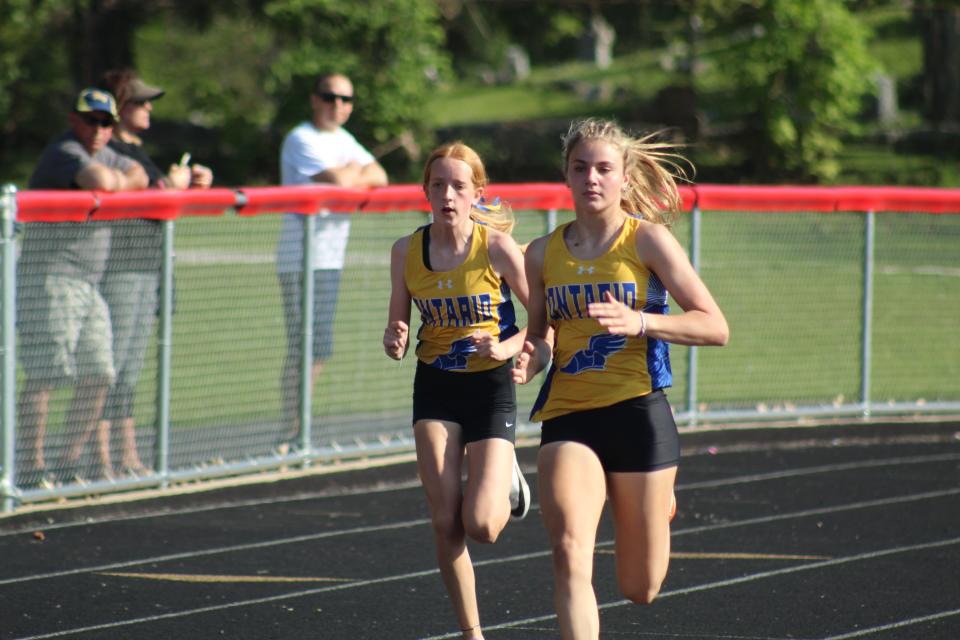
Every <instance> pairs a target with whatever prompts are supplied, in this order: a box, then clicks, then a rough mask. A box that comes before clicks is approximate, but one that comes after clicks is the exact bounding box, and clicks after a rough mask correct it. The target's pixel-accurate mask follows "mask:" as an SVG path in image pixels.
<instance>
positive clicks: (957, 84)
mask: <svg viewBox="0 0 960 640" xmlns="http://www.w3.org/2000/svg"><path fill="white" fill-rule="evenodd" d="M916 11H917V18H918V19H919V21H920V27H921V33H922V34H923V100H924V112H925V116H926V118H927V120H928V121H930V122H931V123H933V124H936V125H943V124H960V9H955V8H949V9H948V8H936V9H917V10H916Z"/></svg>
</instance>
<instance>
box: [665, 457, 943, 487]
mask: <svg viewBox="0 0 960 640" xmlns="http://www.w3.org/2000/svg"><path fill="white" fill-rule="evenodd" d="M951 460H960V453H944V454H938V455H931V456H908V457H902V458H885V459H882V460H861V461H859V462H840V463H837V464H825V465H820V466H816V467H800V468H798V469H787V470H784V471H773V472H770V473H756V474H753V475H748V476H737V477H735V478H721V479H719V480H703V481H701V482H686V483H683V484H679V485H677V489H681V490H689V489H712V488H716V487H725V486H728V485H731V484H745V483H747V482H761V481H764V480H782V479H784V478H795V477H798V476H807V475H815V474H820V473H832V472H834V471H859V470H861V469H872V468H878V467H886V466H893V465H905V464H923V463H927V462H949V461H951ZM681 462H682V461H681Z"/></svg>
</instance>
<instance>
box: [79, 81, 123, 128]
mask: <svg viewBox="0 0 960 640" xmlns="http://www.w3.org/2000/svg"><path fill="white" fill-rule="evenodd" d="M73 110H74V111H76V112H77V113H90V112H91V111H103V112H104V113H109V114H110V117H111V118H113V120H114V122H117V121H118V120H120V118H119V116H118V115H117V101H116V100H114V99H113V96H112V95H110V93H109V92H108V91H104V90H103V89H92V88H87V89H84V90H83V91H81V92H80V95H79V96H77V104H76V106H75V107H74V108H73Z"/></svg>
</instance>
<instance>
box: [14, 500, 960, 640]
mask: <svg viewBox="0 0 960 640" xmlns="http://www.w3.org/2000/svg"><path fill="white" fill-rule="evenodd" d="M955 493H960V489H956V490H952V491H943V492H932V493H928V494H921V498H930V497H936V495H940V494H944V495H946V494H955ZM935 494H936V495H935ZM908 499H909V497H908V496H903V497H899V498H894V499H890V500H888V501H886V503H888V504H895V503H897V502H904V501H906V500H908ZM882 502H884V501H879V500H873V501H870V503H868V504H870V505H876V504H879V503H882ZM861 504H865V503H852V504H849V505H845V506H842V507H829V508H824V509H816V510H811V511H804V512H800V513H801V514H803V515H802V516H800V517H805V516H807V515H814V514H816V515H819V514H822V513H834V512H840V511H845V510H848V509H857V508H861ZM787 517H789V514H781V515H779V516H774V517H769V518H755V519H752V520H747V521H743V522H742V523H741V526H742V525H745V524H755V523H758V522H768V521H774V520H782V519H785V518H787ZM425 522H426V521H425ZM737 524H738V523H725V524H720V525H709V526H705V527H699V528H698V529H697V530H698V531H705V530H710V529H724V528H729V527H730V526H737ZM683 532H684V530H681V531H678V532H676V533H675V534H674V535H677V534H679V533H683ZM958 542H960V538H952V539H950V540H945V541H940V542H935V543H926V544H925V545H914V546H910V547H898V548H896V549H892V550H890V549H887V550H882V551H875V552H869V553H865V554H860V555H857V556H849V557H846V558H836V559H833V560H827V561H824V562H814V563H809V564H805V565H802V566H800V567H788V568H785V569H779V570H776V571H768V572H762V573H758V574H753V575H752V576H742V577H740V578H734V579H731V580H723V581H720V582H716V583H709V584H707V585H700V586H697V587H689V588H687V589H679V590H676V591H668V592H666V593H662V594H660V596H658V597H659V598H664V597H670V596H671V595H683V594H686V593H694V592H696V591H703V590H707V589H712V588H719V587H723V586H729V585H734V584H740V583H742V582H747V581H749V580H751V579H753V578H758V579H759V578H766V577H771V576H777V575H782V574H786V573H791V572H794V571H802V570H806V569H809V568H817V567H824V566H832V565H837V564H844V563H847V562H854V561H856V560H860V559H870V558H874V557H881V556H884V555H890V554H892V553H902V552H907V551H912V550H919V549H924V548H929V547H935V546H945V545H948V544H956V543H958ZM611 544H613V541H612V540H610V541H606V542H603V543H600V544H598V545H597V546H609V545H611ZM181 555H182V554H181ZM549 555H550V551H537V552H532V553H525V554H519V555H513V556H507V557H503V558H493V559H489V560H483V561H479V562H475V563H474V566H475V567H481V566H489V565H497V564H506V563H511V562H518V561H525V560H531V559H536V558H542V557H545V556H549ZM86 571H91V569H86V570H84V571H79V570H77V571H69V572H65V574H66V575H69V574H73V573H84V572H86ZM437 573H439V570H438V569H425V570H422V571H415V572H412V573H404V574H398V575H394V576H385V577H381V578H371V579H369V580H358V581H356V582H351V583H348V584H343V585H334V586H328V587H318V588H315V589H306V590H301V591H294V592H291V593H284V594H280V595H276V596H269V597H265V598H256V599H251V600H241V601H237V602H231V603H228V604H221V605H215V606H210V607H201V608H197V609H188V610H184V611H176V612H171V613H167V614H162V615H157V616H145V617H141V618H132V619H129V620H120V621H116V622H110V623H104V624H101V625H94V626H90V627H79V628H75V629H66V630H62V631H56V632H53V633H51V634H44V635H37V636H29V637H24V638H16V639H13V640H42V639H45V638H57V637H62V636H65V635H70V634H74V633H85V632H87V631H98V630H103V629H114V628H118V627H123V626H129V625H134V624H142V623H148V622H156V621H160V620H168V619H172V618H181V617H186V616H191V615H196V614H200V613H208V612H212V611H223V610H226V609H234V608H237V607H245V606H253V605H261V604H268V603H271V602H278V601H282V600H291V599H294V598H302V597H305V596H311V595H317V594H321V593H328V592H331V591H343V590H346V589H356V588H359V587H366V586H371V585H378V586H379V585H383V584H388V583H391V582H399V581H402V580H411V579H416V578H422V577H425V576H430V575H434V574H437ZM628 602H629V601H627V600H624V601H621V602H620V603H609V604H605V605H602V606H601V609H604V608H610V607H612V606H619V605H620V604H627V603H628ZM554 617H555V616H553V615H551V616H546V617H538V618H529V619H524V620H518V621H514V622H510V623H503V624H502V625H500V626H494V627H487V629H490V630H493V629H498V628H507V627H510V626H515V625H518V624H527V623H533V622H539V621H543V620H550V619H553V618H554ZM459 635H460V634H459V633H455V634H453V635H444V636H436V638H455V637H458V636H459Z"/></svg>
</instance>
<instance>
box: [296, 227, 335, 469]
mask: <svg viewBox="0 0 960 640" xmlns="http://www.w3.org/2000/svg"><path fill="white" fill-rule="evenodd" d="M325 214H329V212H328V211H321V212H320V214H319V215H325ZM316 229H317V216H316V215H314V214H311V215H305V216H303V278H302V285H303V287H302V290H301V294H300V317H301V321H302V322H301V325H300V332H301V335H302V336H303V340H302V341H301V343H300V407H299V408H298V410H299V411H300V451H301V453H302V454H303V455H304V462H303V463H304V465H309V464H310V461H309V458H308V455H309V453H310V447H311V443H312V442H313V440H312V431H313V424H312V423H313V308H314V305H313V299H314V296H315V295H316V293H317V292H316V291H315V290H314V281H315V278H314V277H313V252H314V248H313V235H314V233H315V232H316Z"/></svg>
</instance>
